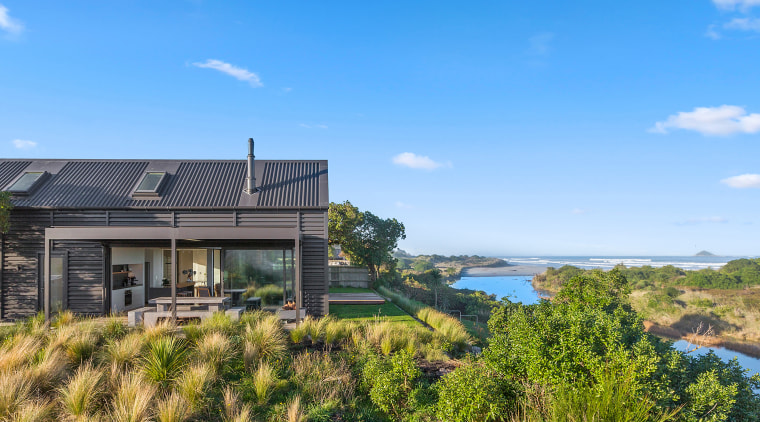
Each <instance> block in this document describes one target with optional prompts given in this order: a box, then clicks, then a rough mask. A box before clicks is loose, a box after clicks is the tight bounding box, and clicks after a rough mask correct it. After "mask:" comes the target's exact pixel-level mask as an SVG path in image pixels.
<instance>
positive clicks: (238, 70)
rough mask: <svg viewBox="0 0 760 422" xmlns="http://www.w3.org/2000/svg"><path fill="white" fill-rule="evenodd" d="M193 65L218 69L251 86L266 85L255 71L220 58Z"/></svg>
mask: <svg viewBox="0 0 760 422" xmlns="http://www.w3.org/2000/svg"><path fill="white" fill-rule="evenodd" d="M193 66H195V67H200V68H203V69H214V70H218V71H220V72H222V73H226V74H227V75H230V76H232V77H233V78H235V79H237V80H240V81H246V82H248V83H249V84H251V86H252V87H254V88H259V87H262V86H264V84H262V83H261V79H259V75H257V74H255V73H253V72H249V71H248V70H247V69H243V68H242V67H237V66H234V65H231V64H229V63H225V62H223V61H220V60H214V59H208V60H206V61H205V62H203V63H200V62H196V63H193Z"/></svg>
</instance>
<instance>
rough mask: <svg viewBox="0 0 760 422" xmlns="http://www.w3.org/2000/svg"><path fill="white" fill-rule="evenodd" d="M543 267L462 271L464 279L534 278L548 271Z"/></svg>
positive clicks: (490, 268) (516, 266)
mask: <svg viewBox="0 0 760 422" xmlns="http://www.w3.org/2000/svg"><path fill="white" fill-rule="evenodd" d="M546 268H547V267H545V266H543V265H511V264H510V265H505V266H503V267H472V268H465V269H463V270H462V277H508V276H513V275H514V276H532V275H536V274H541V273H543V272H544V271H546Z"/></svg>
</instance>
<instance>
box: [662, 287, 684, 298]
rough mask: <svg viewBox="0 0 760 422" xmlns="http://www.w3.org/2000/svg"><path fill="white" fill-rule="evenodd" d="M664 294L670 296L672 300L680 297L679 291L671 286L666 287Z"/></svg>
mask: <svg viewBox="0 0 760 422" xmlns="http://www.w3.org/2000/svg"><path fill="white" fill-rule="evenodd" d="M664 292H665V294H666V295H668V296H670V297H672V298H674V299H675V298H677V297H678V296H680V295H681V291H680V290H678V289H676V288H675V287H673V286H668V287H666V288H665V290H664Z"/></svg>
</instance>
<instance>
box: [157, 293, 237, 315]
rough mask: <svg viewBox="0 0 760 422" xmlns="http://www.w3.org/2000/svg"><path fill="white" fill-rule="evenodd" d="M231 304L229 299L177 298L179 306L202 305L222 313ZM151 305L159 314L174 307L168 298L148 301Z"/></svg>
mask: <svg viewBox="0 0 760 422" xmlns="http://www.w3.org/2000/svg"><path fill="white" fill-rule="evenodd" d="M229 302H230V298H228V297H177V305H201V306H207V307H208V310H209V311H214V312H216V311H222V310H224V309H225V308H226V305H227V304H228V303H229ZM148 303H150V304H151V305H156V308H157V309H156V310H157V311H159V312H164V311H168V310H169V308H170V307H171V305H172V298H171V297H168V296H164V297H157V298H153V299H150V300H149V301H148Z"/></svg>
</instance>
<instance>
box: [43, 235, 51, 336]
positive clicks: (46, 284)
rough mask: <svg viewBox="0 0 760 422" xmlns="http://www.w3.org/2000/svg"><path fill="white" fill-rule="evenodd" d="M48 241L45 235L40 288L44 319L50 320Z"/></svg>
mask: <svg viewBox="0 0 760 422" xmlns="http://www.w3.org/2000/svg"><path fill="white" fill-rule="evenodd" d="M50 242H51V241H50V239H48V238H47V236H45V259H43V261H44V262H43V264H42V267H43V268H42V271H43V276H42V289H43V290H44V291H45V293H44V297H43V299H42V306H43V307H44V308H45V321H50Z"/></svg>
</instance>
